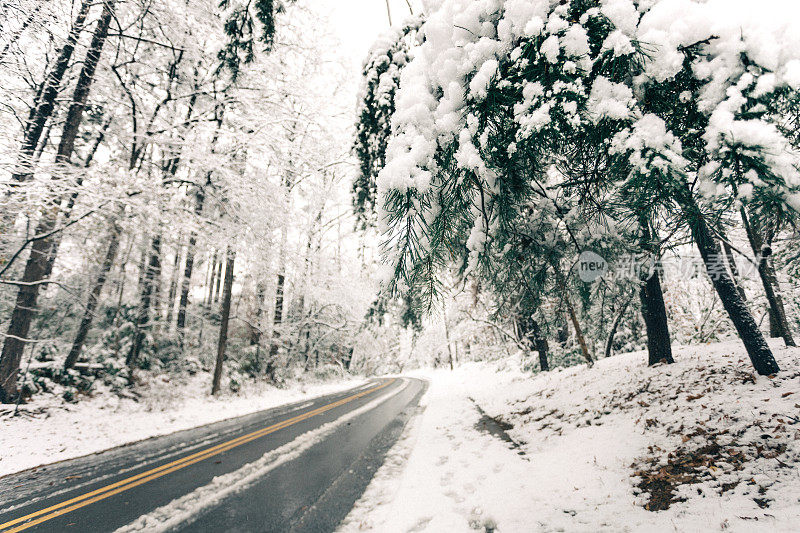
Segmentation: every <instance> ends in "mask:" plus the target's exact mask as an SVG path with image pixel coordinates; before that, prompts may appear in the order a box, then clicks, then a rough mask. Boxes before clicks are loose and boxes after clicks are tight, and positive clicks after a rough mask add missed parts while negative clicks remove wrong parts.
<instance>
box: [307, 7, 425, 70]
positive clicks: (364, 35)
mask: <svg viewBox="0 0 800 533" xmlns="http://www.w3.org/2000/svg"><path fill="white" fill-rule="evenodd" d="M326 4H327V5H326V6H325V7H324V8H323V10H324V11H328V12H329V13H330V22H331V23H332V24H331V25H332V29H333V30H334V32H335V33H336V36H337V37H338V38H339V40H340V41H341V43H342V48H343V50H342V52H344V54H345V55H346V56H347V57H349V58H352V62H353V65H354V67H355V68H357V69H359V70H360V68H361V62H362V61H363V59H364V57H365V56H366V54H367V50H369V47H370V46H371V45H372V43H373V42H374V41H375V39H376V38H377V37H378V36H379V35H380V34H381V33H383V32H384V31H386V30H387V29H388V28H389V19H388V17H387V15H386V0H327V2H326ZM411 5H412V6H413V7H414V12H415V13H418V12H419V11H420V10H421V8H420V1H419V0H411ZM389 6H390V8H391V12H392V22H393V23H395V24H399V23H400V22H402V21H403V20H405V18H406V17H408V16H409V11H408V5H407V4H406V1H405V0H389ZM357 72H358V71H357Z"/></svg>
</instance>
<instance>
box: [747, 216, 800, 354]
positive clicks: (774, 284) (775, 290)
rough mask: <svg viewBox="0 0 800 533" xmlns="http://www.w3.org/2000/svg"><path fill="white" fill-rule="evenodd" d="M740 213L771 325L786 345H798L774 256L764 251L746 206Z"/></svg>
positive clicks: (762, 241) (761, 240) (762, 243)
mask: <svg viewBox="0 0 800 533" xmlns="http://www.w3.org/2000/svg"><path fill="white" fill-rule="evenodd" d="M740 213H741V215H742V222H743V223H744V229H745V232H746V233H747V240H748V241H750V247H751V248H752V249H753V255H755V257H756V261H758V275H759V277H760V278H761V283H762V285H764V294H765V295H766V297H767V302H768V303H769V311H770V325H771V326H772V327H774V330H775V331H774V333H776V334H777V335H776V336H777V337H783V341H784V342H785V343H786V346H797V344H796V343H795V342H794V338H793V337H792V330H791V328H790V327H789V321H788V320H786V309H785V308H784V306H783V298H781V295H780V292H779V291H780V288H779V287H778V276H777V275H776V274H775V267H774V266H773V264H772V258H771V257H770V255H769V254H765V253H764V252H765V246H764V240H763V239H762V238H761V235H760V233H759V228H757V227H756V225H755V223H754V221H752V220H750V219H749V217H748V216H747V212H746V211H745V210H744V208H742V209H741V211H740Z"/></svg>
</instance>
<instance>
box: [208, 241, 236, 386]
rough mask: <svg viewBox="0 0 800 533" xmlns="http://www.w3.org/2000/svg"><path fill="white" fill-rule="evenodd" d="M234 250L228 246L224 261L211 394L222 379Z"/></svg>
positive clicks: (229, 313) (234, 258)
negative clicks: (223, 279)
mask: <svg viewBox="0 0 800 533" xmlns="http://www.w3.org/2000/svg"><path fill="white" fill-rule="evenodd" d="M235 260H236V252H235V251H233V250H232V249H231V248H228V253H227V260H226V261H225V282H224V283H223V285H222V305H221V307H220V316H221V318H220V325H219V341H218V342H217V362H216V364H215V365H214V381H213V383H212V384H211V394H217V393H218V392H219V387H220V381H221V380H222V363H223V362H224V361H225V347H226V346H227V344H228V320H229V319H230V315H231V292H232V288H233V267H234V261H235Z"/></svg>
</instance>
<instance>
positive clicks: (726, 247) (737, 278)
mask: <svg viewBox="0 0 800 533" xmlns="http://www.w3.org/2000/svg"><path fill="white" fill-rule="evenodd" d="M722 237H723V239H724V240H723V241H722V249H723V251H724V252H725V259H726V261H727V262H728V268H730V269H731V276H733V282H734V283H735V284H736V288H737V289H739V296H741V297H742V300H744V301H745V302H746V301H747V294H746V293H745V292H744V285H743V284H742V276H741V275H740V274H739V267H737V266H736V258H735V257H734V256H733V248H731V245H730V244H729V243H728V241H727V238H726V237H725V236H724V235H723V236H722ZM779 336H780V335H779Z"/></svg>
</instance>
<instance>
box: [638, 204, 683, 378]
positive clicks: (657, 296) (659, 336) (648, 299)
mask: <svg viewBox="0 0 800 533" xmlns="http://www.w3.org/2000/svg"><path fill="white" fill-rule="evenodd" d="M639 226H640V228H641V230H642V248H643V249H644V250H646V251H647V252H648V253H650V254H651V257H653V259H654V262H653V268H652V271H651V272H648V273H647V275H648V277H647V278H645V279H642V280H640V282H639V299H640V300H641V302H642V318H643V319H644V325H645V330H646V331H647V355H648V358H647V359H648V364H649V365H654V364H656V363H661V362H665V363H674V362H675V361H674V360H673V359H672V346H671V344H670V338H669V324H668V322H667V308H666V307H665V306H664V294H663V292H662V291H661V278H660V277H659V270H661V268H660V267H661V260H660V257H659V250H658V244H657V243H656V242H654V241H655V239H654V238H653V234H652V233H651V231H650V224H649V222H648V221H647V220H646V219H644V218H643V219H641V220H640V224H639Z"/></svg>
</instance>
